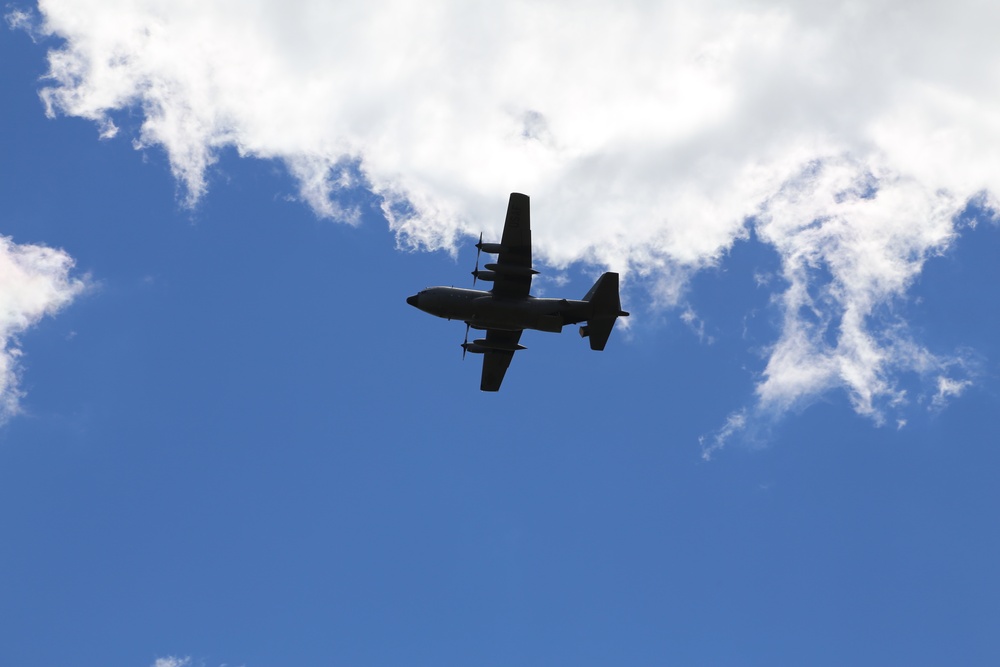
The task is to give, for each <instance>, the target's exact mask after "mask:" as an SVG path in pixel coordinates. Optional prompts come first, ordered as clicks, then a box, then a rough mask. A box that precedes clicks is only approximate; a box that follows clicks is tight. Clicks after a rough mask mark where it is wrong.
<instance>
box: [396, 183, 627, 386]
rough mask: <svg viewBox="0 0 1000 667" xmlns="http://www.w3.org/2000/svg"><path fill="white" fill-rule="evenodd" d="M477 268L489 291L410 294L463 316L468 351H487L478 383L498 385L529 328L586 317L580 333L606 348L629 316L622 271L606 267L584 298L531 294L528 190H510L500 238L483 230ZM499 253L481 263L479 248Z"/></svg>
mask: <svg viewBox="0 0 1000 667" xmlns="http://www.w3.org/2000/svg"><path fill="white" fill-rule="evenodd" d="M476 248H477V250H478V252H477V253H476V268H475V270H473V272H472V285H473V287H475V285H476V281H477V280H484V281H488V282H492V283H493V289H491V290H490V291H488V292H487V291H483V290H476V289H463V288H460V287H428V288H427V289H425V290H421V291H420V292H418V293H417V294H414V295H413V296H411V297H408V298H407V299H406V303H408V304H410V305H411V306H413V307H415V308H418V309H419V310H422V311H424V312H425V313H430V314H431V315H436V316H438V317H442V318H444V319H447V320H462V321H464V322H465V342H464V343H462V358H463V359H464V358H465V353H466V352H471V353H473V354H481V355H483V374H482V378H481V380H480V384H479V389H480V390H482V391H498V390H499V389H500V384H501V383H502V382H503V378H504V375H505V374H506V373H507V367H508V366H510V362H511V359H513V358H514V353H515V352H517V351H518V350H524V349H527V348H525V347H524V346H523V345H521V344H520V343H519V341H520V340H521V333H522V332H523V331H524V330H525V329H535V330H537V331H549V332H553V333H561V332H562V328H563V326H565V325H568V324H578V323H580V322H586V324H585V325H584V326H581V327H580V335H581V336H582V337H584V338H588V337H589V338H590V349H592V350H603V349H604V346H605V345H606V344H607V342H608V337H609V336H611V329H612V328H613V327H614V326H615V321H616V320H617V319H618V318H619V317H628V313H627V312H625V311H624V310H622V307H621V299H620V297H619V294H618V274H617V273H612V272H608V273H605V274H604V275H602V276H601V277H600V278H598V279H597V282H596V283H594V286H593V287H591V288H590V291H589V292H587V294H586V296H584V297H583V300H582V301H577V300H573V299H542V298H538V297H533V296H531V294H529V292H530V291H531V277H532V276H533V275H536V274H537V273H538V271H536V270H534V269H533V268H531V214H530V204H529V199H528V196H527V195H523V194H520V193H518V192H512V193H511V195H510V201H509V202H508V204H507V218H506V220H505V221H504V226H503V236H502V237H501V240H500V243H483V235H482V234H480V235H479V243H477V244H476ZM483 252H485V253H487V254H491V255H493V254H495V255H497V261H496V262H495V263H492V262H491V263H489V264H486V265H485V267H484V269H480V268H479V256H480V254H481V253H483ZM470 328H472V329H476V330H477V331H485V332H486V337H485V338H477V339H475V340H473V341H472V342H471V343H470V342H469V329H470Z"/></svg>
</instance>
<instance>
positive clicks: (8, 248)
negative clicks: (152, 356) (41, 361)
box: [0, 236, 85, 423]
mask: <svg viewBox="0 0 1000 667" xmlns="http://www.w3.org/2000/svg"><path fill="white" fill-rule="evenodd" d="M72 268H73V259H72V258H71V257H70V256H69V255H67V254H66V253H65V252H63V251H62V250H55V249H53V248H47V247H45V246H40V245H18V244H16V243H14V242H13V241H12V240H11V239H10V238H8V237H5V236H0V286H2V287H0V423H3V422H4V421H6V420H7V419H9V418H10V417H11V416H13V415H14V414H16V413H17V412H18V404H19V400H20V398H21V396H22V392H21V391H20V389H19V388H18V359H19V358H20V357H21V349H20V348H19V347H18V335H19V334H21V333H22V332H24V331H25V330H27V329H28V328H29V327H31V326H32V325H34V324H36V323H37V322H38V321H39V320H40V319H41V318H42V317H44V316H46V315H53V314H55V313H56V312H57V311H58V310H59V309H61V308H62V307H63V306H66V305H67V304H68V303H70V302H71V301H72V300H73V299H74V298H75V297H76V296H77V295H78V294H79V293H80V292H81V291H83V289H84V287H85V282H84V281H83V280H81V279H78V278H71V277H70V275H69V273H70V270H71V269H72Z"/></svg>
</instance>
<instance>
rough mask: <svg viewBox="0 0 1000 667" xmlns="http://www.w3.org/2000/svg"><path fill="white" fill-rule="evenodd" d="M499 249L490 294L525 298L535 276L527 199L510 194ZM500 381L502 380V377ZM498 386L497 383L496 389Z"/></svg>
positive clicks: (513, 193)
mask: <svg viewBox="0 0 1000 667" xmlns="http://www.w3.org/2000/svg"><path fill="white" fill-rule="evenodd" d="M500 245H501V246H502V248H503V250H501V252H500V254H499V256H498V257H497V262H496V274H497V275H496V278H495V279H494V281H493V293H494V294H496V295H497V296H509V297H525V296H528V292H529V291H531V276H532V274H533V273H535V271H533V270H532V269H531V208H530V203H529V199H528V195H522V194H520V193H518V192H512V193H510V201H509V202H508V203H507V219H506V220H505V221H504V223H503V238H502V239H501V241H500ZM518 335H520V334H518ZM507 363H510V361H509V360H508V361H507ZM504 368H506V365H505V366H504ZM500 377H501V379H502V378H503V374H502V373H501V375H500ZM499 384H500V383H499V382H497V386H499Z"/></svg>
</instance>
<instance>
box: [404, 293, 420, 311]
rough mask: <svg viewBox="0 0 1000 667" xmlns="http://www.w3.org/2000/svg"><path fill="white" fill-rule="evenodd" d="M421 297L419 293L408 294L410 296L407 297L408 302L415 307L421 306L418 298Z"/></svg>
mask: <svg viewBox="0 0 1000 667" xmlns="http://www.w3.org/2000/svg"><path fill="white" fill-rule="evenodd" d="M419 297H420V295H419V294H414V295H413V296H408V297H406V303H408V304H410V305H411V306H413V307H414V308H419V307H420V306H418V305H417V299H418V298H419Z"/></svg>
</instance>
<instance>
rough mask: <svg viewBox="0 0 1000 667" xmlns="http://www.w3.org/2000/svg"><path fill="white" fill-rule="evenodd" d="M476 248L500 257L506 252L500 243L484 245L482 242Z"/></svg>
mask: <svg viewBox="0 0 1000 667" xmlns="http://www.w3.org/2000/svg"><path fill="white" fill-rule="evenodd" d="M476 247H477V248H479V249H480V250H482V251H483V252H488V253H489V254H491V255H499V254H500V253H502V252H503V251H504V247H503V246H502V245H500V244H499V243H483V242H482V241H480V242H479V243H477V244H476Z"/></svg>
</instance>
